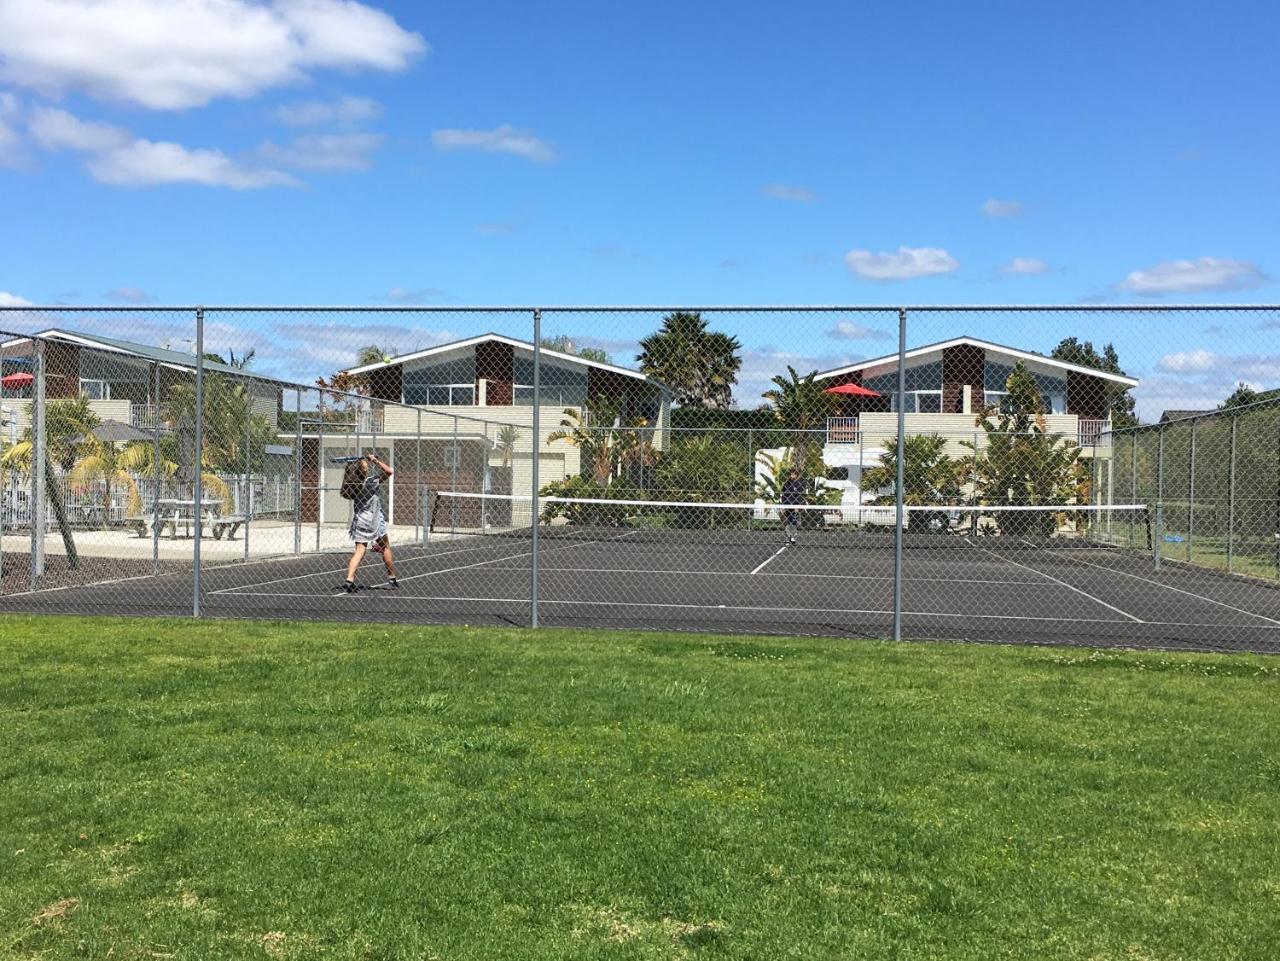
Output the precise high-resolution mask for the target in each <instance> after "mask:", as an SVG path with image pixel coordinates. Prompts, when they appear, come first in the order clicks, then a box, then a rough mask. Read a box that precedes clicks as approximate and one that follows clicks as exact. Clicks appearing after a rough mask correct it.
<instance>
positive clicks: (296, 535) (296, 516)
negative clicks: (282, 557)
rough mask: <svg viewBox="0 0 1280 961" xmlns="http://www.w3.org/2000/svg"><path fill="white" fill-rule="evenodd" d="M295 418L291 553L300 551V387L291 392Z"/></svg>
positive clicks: (299, 552)
mask: <svg viewBox="0 0 1280 961" xmlns="http://www.w3.org/2000/svg"><path fill="white" fill-rule="evenodd" d="M293 396H294V398H295V404H294V407H295V408H296V410H297V418H296V420H295V422H294V425H293V553H294V554H301V553H302V388H301V387H299V388H297V389H296V390H294V392H293Z"/></svg>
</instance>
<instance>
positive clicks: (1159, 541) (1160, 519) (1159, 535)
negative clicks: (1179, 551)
mask: <svg viewBox="0 0 1280 961" xmlns="http://www.w3.org/2000/svg"><path fill="white" fill-rule="evenodd" d="M1163 544H1164V504H1163V503H1161V502H1159V501H1157V502H1156V526H1155V531H1154V533H1153V535H1152V545H1153V546H1152V549H1151V557H1152V561H1153V563H1154V566H1155V569H1156V570H1160V551H1161V547H1162V546H1163Z"/></svg>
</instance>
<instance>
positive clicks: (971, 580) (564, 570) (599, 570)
mask: <svg viewBox="0 0 1280 961" xmlns="http://www.w3.org/2000/svg"><path fill="white" fill-rule="evenodd" d="M770 560H772V558H770ZM766 563H767V562H766ZM538 569H539V570H541V571H542V572H543V573H547V572H553V573H558V574H667V575H670V576H674V577H679V576H681V575H684V574H692V575H700V576H711V577H750V576H751V574H748V573H746V572H745V571H710V570H687V571H685V570H678V569H675V568H670V567H667V568H663V569H662V570H655V569H652V568H644V567H546V566H540V567H539V568H538ZM497 570H500V571H524V570H528V568H526V567H499V568H497ZM752 573H754V572H752ZM760 576H761V577H808V578H816V579H821V580H834V581H892V580H893V575H892V574H805V573H796V572H790V573H788V572H785V571H763V572H762V573H761V575H760ZM912 581H920V582H923V583H932V581H931V580H926V579H925V578H911V577H908V578H907V582H908V583H911V582H912ZM947 583H948V584H987V585H990V586H992V587H1008V586H1010V585H1013V584H1039V583H1040V581H1033V580H1029V579H1028V580H1025V581H1008V580H1001V581H993V580H986V579H982V578H976V577H948V578H947ZM246 586H248V587H253V586H254V585H252V584H249V585H246Z"/></svg>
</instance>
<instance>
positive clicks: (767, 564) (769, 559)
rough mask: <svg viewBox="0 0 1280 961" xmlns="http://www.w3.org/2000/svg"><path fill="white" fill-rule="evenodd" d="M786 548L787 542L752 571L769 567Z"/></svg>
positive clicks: (755, 572)
mask: <svg viewBox="0 0 1280 961" xmlns="http://www.w3.org/2000/svg"><path fill="white" fill-rule="evenodd" d="M786 549H787V545H786V544H783V545H782V546H781V547H779V548H778V549H777V550H776V551H774V552H773V553H772V554H770V555H769V556H768V557H766V558H765V559H764V560H763V561H762V562H761V563H760V565H759V566H758V567H757V568H756V569H755V570H754V571H752V572H751V573H752V574H759V573H760V572H761V571H762V570H764V569H765V568H766V567H768V566H769V565H770V564H772V563H773V561H774V559H775V558H777V557H778V555H780V554H781V553H782V552H783V551H785V550H786ZM645 573H646V574H647V573H649V572H648V571H646V572H645ZM699 573H700V572H699Z"/></svg>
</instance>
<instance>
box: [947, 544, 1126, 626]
mask: <svg viewBox="0 0 1280 961" xmlns="http://www.w3.org/2000/svg"><path fill="white" fill-rule="evenodd" d="M965 540H966V542H967V543H969V544H971V545H972V546H973V549H974V550H977V551H985V552H986V553H988V554H990V555H991V556H992V557H994V558H996V559H997V560H1001V561H1004V562H1005V563H1006V564H1012V565H1013V566H1014V567H1021V568H1022V569H1023V570H1024V571H1030V572H1031V573H1032V574H1039V575H1040V576H1041V577H1046V578H1048V579H1049V580H1051V581H1053V582H1054V583H1055V584H1059V585H1061V586H1062V587H1065V588H1066V589H1067V590H1069V591H1074V592H1075V593H1077V594H1079V595H1080V596H1081V597H1087V598H1089V600H1091V601H1093V602H1094V603H1096V604H1101V605H1102V606H1103V607H1105V608H1106V609H1107V610H1109V611H1115V612H1116V613H1117V614H1123V615H1124V616H1125V617H1127V618H1129V620H1131V621H1133V622H1135V623H1137V624H1145V623H1146V622H1145V621H1144V620H1143V619H1142V618H1140V617H1134V616H1133V615H1132V614H1130V613H1129V612H1128V611H1122V610H1120V608H1118V607H1116V606H1115V605H1114V604H1108V603H1107V602H1106V601H1104V600H1102V599H1101V598H1099V597H1094V596H1093V595H1092V594H1090V593H1089V592H1088V591H1082V590H1081V589H1080V588H1078V587H1076V586H1075V585H1074V584H1068V583H1067V582H1066V581H1060V580H1058V579H1057V578H1056V577H1054V576H1053V575H1052V574H1046V573H1045V572H1044V571H1039V570H1036V569H1035V568H1034V567H1028V566H1027V565H1026V564H1019V563H1018V562H1017V561H1011V560H1009V558H1007V557H1004V556H1002V555H1000V554H997V553H996V552H995V551H992V550H988V549H987V548H985V547H979V546H978V545H977V544H974V543H973V542H972V541H969V540H968V538H966V539H965ZM1076 620H1078V618H1077V619H1076Z"/></svg>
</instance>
